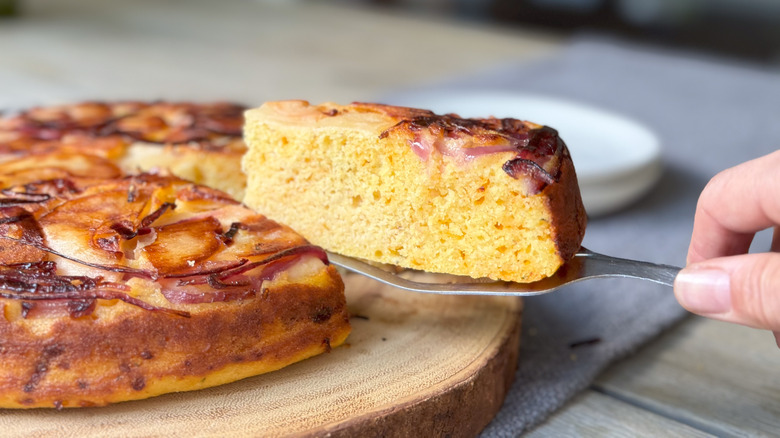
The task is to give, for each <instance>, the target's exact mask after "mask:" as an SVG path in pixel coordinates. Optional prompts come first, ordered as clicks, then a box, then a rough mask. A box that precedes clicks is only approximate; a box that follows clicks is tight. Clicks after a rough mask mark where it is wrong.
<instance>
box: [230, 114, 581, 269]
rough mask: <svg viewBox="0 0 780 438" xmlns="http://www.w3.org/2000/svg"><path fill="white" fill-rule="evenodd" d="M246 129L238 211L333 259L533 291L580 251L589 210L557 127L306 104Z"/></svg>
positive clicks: (251, 119)
mask: <svg viewBox="0 0 780 438" xmlns="http://www.w3.org/2000/svg"><path fill="white" fill-rule="evenodd" d="M245 118H246V125H245V128H244V138H245V141H246V143H247V145H248V147H249V150H248V152H247V153H246V155H245V156H244V158H243V161H242V166H243V170H244V173H246V175H247V192H246V197H245V198H244V203H245V204H246V205H248V206H250V207H252V208H255V209H257V210H259V211H263V213H264V214H267V215H268V216H269V217H271V218H272V219H274V220H278V221H280V222H283V223H285V224H288V225H289V226H291V227H292V228H294V229H295V230H296V231H298V232H300V233H301V234H302V235H303V236H304V237H306V238H307V239H308V240H309V241H311V242H312V243H313V244H316V245H319V246H321V247H323V248H325V249H327V250H330V251H334V252H337V253H340V254H343V255H347V256H352V257H359V258H363V259H368V260H371V261H376V262H381V263H389V264H394V265H398V266H402V267H406V268H413V269H421V270H425V271H433V272H444V273H450V274H458V275H468V276H471V277H489V278H493V279H500V280H508V281H516V282H531V281H535V280H539V279H542V278H544V277H547V276H549V275H552V274H553V273H554V272H555V271H556V270H557V269H558V268H559V267H560V266H561V264H562V263H563V262H565V261H566V260H567V259H569V258H570V257H572V256H573V254H574V253H575V252H576V251H577V250H578V249H579V247H580V243H581V241H582V238H583V236H584V232H585V225H586V215H585V210H584V208H583V205H582V200H581V198H580V193H579V188H578V185H577V177H576V174H575V170H574V165H573V164H572V160H571V157H570V155H569V151H568V149H567V148H566V146H565V144H564V143H563V141H562V140H561V139H560V137H559V136H558V134H557V132H556V131H555V130H554V129H552V128H549V127H546V126H542V125H537V124H534V123H531V122H525V121H520V120H515V119H496V118H487V119H463V118H460V117H458V116H457V115H454V114H448V115H436V114H434V113H433V112H430V111H426V110H420V109H412V108H403V107H394V106H386V105H379V104H366V103H355V104H352V105H346V106H341V105H337V104H333V103H325V104H322V105H310V104H309V103H308V102H306V101H300V100H295V101H279V102H269V103H266V104H264V105H263V106H261V107H259V108H256V109H251V110H249V111H247V112H246V114H245Z"/></svg>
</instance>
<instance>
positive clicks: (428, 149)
mask: <svg viewBox="0 0 780 438" xmlns="http://www.w3.org/2000/svg"><path fill="white" fill-rule="evenodd" d="M379 108H381V109H383V110H385V111H386V113H387V114H389V115H395V116H397V117H399V118H401V121H400V122H398V123H397V124H396V125H394V126H392V127H390V128H389V129H387V130H385V131H384V132H382V133H381V134H380V135H379V138H380V139H384V138H387V137H388V136H389V135H390V134H391V133H395V132H399V133H406V135H407V136H408V137H409V138H410V139H409V145H410V147H411V148H412V150H413V151H414V152H415V153H416V154H417V155H418V156H420V158H422V159H423V160H427V159H428V158H429V157H430V155H431V153H432V152H433V151H434V150H435V151H438V152H439V153H441V154H442V155H445V156H451V157H452V156H454V157H460V158H462V159H466V160H467V159H471V158H474V157H477V156H480V155H486V154H493V153H502V152H512V153H515V154H516V156H515V158H512V159H510V160H508V161H507V162H506V163H505V164H504V166H503V170H504V171H505V172H506V173H507V175H509V176H511V177H512V178H515V179H518V178H520V177H521V176H523V175H526V176H530V177H531V179H532V180H533V181H534V182H535V184H534V187H533V189H534V190H535V191H537V192H538V191H541V190H542V189H544V187H546V186H547V185H549V184H552V183H553V182H555V181H557V179H558V175H559V173H560V167H559V166H560V162H561V159H562V157H563V155H564V154H567V153H568V152H567V149H566V147H565V145H564V143H563V141H562V140H561V139H560V137H559V136H558V132H557V131H556V130H554V129H552V128H550V127H547V126H543V127H541V128H534V127H532V126H531V125H530V124H528V123H526V122H523V121H521V120H517V119H511V118H506V119H498V118H487V119H464V118H461V117H459V116H458V115H456V114H445V115H436V114H434V113H433V112H430V111H423V110H416V112H415V111H412V110H411V109H408V108H400V109H395V110H392V111H391V110H388V109H387V108H388V107H379ZM389 108H393V107H389Z"/></svg>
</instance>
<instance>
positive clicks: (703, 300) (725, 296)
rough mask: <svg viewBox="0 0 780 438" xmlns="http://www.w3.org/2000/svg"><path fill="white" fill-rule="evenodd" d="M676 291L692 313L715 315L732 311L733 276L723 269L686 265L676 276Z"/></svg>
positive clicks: (681, 303)
mask: <svg viewBox="0 0 780 438" xmlns="http://www.w3.org/2000/svg"><path fill="white" fill-rule="evenodd" d="M674 293H675V296H676V297H677V301H678V302H679V303H680V305H682V306H683V307H684V308H685V309H686V310H688V311H689V312H692V313H696V314H699V315H703V316H715V315H724V314H727V313H729V312H730V311H731V278H730V276H729V273H728V272H726V271H724V270H722V269H718V268H714V267H704V266H698V265H691V266H689V267H686V268H684V269H683V270H682V271H680V273H679V274H677V278H675V281H674Z"/></svg>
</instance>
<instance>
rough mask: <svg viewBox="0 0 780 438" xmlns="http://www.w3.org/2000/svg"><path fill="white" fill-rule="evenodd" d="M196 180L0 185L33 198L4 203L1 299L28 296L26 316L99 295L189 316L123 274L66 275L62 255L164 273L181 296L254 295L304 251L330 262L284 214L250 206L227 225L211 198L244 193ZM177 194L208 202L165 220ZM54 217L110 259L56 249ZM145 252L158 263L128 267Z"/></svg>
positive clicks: (86, 307)
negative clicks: (145, 295) (221, 191)
mask: <svg viewBox="0 0 780 438" xmlns="http://www.w3.org/2000/svg"><path fill="white" fill-rule="evenodd" d="M193 187H194V186H193V185H192V184H189V183H186V182H184V181H182V180H178V179H176V178H173V177H160V176H153V175H147V174H141V175H136V176H133V177H129V178H125V179H123V180H119V181H111V182H107V183H103V185H95V186H92V187H89V188H88V189H86V190H81V189H77V184H76V183H74V182H67V181H66V180H62V181H56V182H50V183H48V184H44V183H36V184H28V185H26V186H25V187H23V188H18V187H16V188H15V187H11V188H9V189H7V190H4V191H2V192H0V194H1V195H3V196H6V198H5V199H9V200H14V201H19V200H23V201H28V202H25V203H22V205H13V203H11V202H8V203H7V204H12V205H10V206H9V205H6V206H5V207H3V206H2V205H1V204H0V242H4V243H2V245H0V246H3V249H4V251H2V257H0V298H6V299H13V300H18V301H20V302H21V306H22V317H24V318H27V317H37V316H43V315H70V317H72V318H81V317H84V316H87V315H90V314H91V313H92V312H93V311H94V310H95V306H96V300H121V301H124V302H126V303H128V304H131V305H134V306H137V307H139V308H142V309H145V310H151V311H160V312H164V313H169V314H172V315H178V316H185V317H186V316H189V313H188V312H183V311H178V310H175V309H169V308H163V307H159V306H153V305H150V304H149V303H146V302H144V301H142V300H140V299H137V298H134V297H133V296H131V295H129V294H128V292H130V288H129V287H128V286H127V285H125V284H123V283H118V282H115V281H108V280H106V279H105V278H104V277H102V276H69V275H61V274H58V273H57V269H58V268H57V263H58V262H57V261H58V260H59V259H58V258H62V259H65V260H68V261H70V262H74V263H77V264H80V265H83V266H89V267H92V268H96V269H99V270H102V271H105V272H106V276H109V278H117V275H116V274H121V275H122V276H124V278H125V279H127V278H130V277H139V278H142V279H147V280H159V282H160V284H161V285H162V286H163V289H162V293H163V295H164V296H165V297H166V298H168V299H169V300H170V301H171V302H172V303H202V302H217V301H227V300H235V299H244V298H248V297H253V296H255V295H256V294H257V292H259V291H260V289H261V287H262V282H263V281H266V280H271V279H273V278H275V276H276V275H277V274H278V273H279V272H282V271H284V270H286V269H288V268H289V267H290V266H292V265H293V264H295V263H297V262H298V261H299V260H300V259H301V258H302V257H304V256H313V257H317V258H320V259H321V260H322V261H323V262H325V263H327V257H326V256H325V253H324V252H323V251H322V250H321V249H319V248H317V247H313V246H311V245H308V244H306V242H305V240H303V238H301V237H300V236H297V235H294V234H293V235H291V234H289V233H290V231H289V230H287V229H286V228H282V227H281V226H280V225H279V224H277V223H276V222H273V221H270V220H268V219H266V218H265V217H263V216H259V215H256V214H254V213H252V212H249V211H247V212H244V213H241V214H245V215H246V216H244V219H242V220H244V221H245V222H232V223H231V225H230V227H229V228H228V229H227V230H225V229H224V227H223V225H222V224H221V222H220V221H219V220H218V219H217V218H216V217H214V216H212V215H211V214H209V211H210V210H200V209H202V208H203V207H202V205H203V204H202V202H203V201H208V205H209V206H210V207H209V208H211V209H215V210H213V211H219V210H218V209H219V208H222V207H230V208H235V207H233V206H235V205H236V203H235V201H233V200H223V199H222V198H220V197H214V196H211V191H210V190H199V189H197V188H193ZM179 189H180V190H179ZM128 193H130V194H132V195H131V196H130V195H128ZM178 193H182V196H181V197H179V196H178ZM198 195H201V196H198ZM181 198H184V199H181ZM0 199H3V198H0ZM178 200H180V201H181V202H182V203H184V202H195V203H198V204H197V205H199V206H200V207H197V208H198V210H196V212H195V213H193V215H191V217H190V218H188V219H180V220H174V221H170V219H168V221H169V222H170V223H166V222H162V224H161V225H156V223H158V222H160V221H164V220H165V218H168V217H169V216H170V215H172V214H174V213H173V212H174V210H176V206H177V201H178ZM199 202H200V203H199ZM183 205H184V204H183ZM40 206H47V207H46V208H40ZM51 207H54V208H51ZM231 211H233V210H231ZM237 211H243V210H241V209H239V210H237ZM185 217H186V216H185ZM50 224H57V227H59V229H62V227H63V226H65V227H71V228H66V230H67V229H70V230H72V231H70V233H71V234H70V235H73V236H82V235H84V236H86V237H87V238H88V240H87V241H88V242H91V243H92V248H93V249H94V250H98V251H99V253H100V254H103V255H104V256H105V260H106V261H101V259H100V258H97V259H96V258H94V257H92V258H80V256H79V257H77V256H75V254H82V253H83V252H76V251H73V252H71V250H70V249H67V250H66V251H67V253H64V252H63V249H64V248H65V247H62V246H61V247H59V248H60V249H55V248H54V247H52V246H51V245H50V244H49V242H47V238H46V234H45V232H44V228H45V227H47V226H49V225H50ZM241 230H243V231H241ZM271 230H279V232H280V235H281V236H287V237H284V238H283V239H274V240H271V241H268V245H271V246H275V248H274V250H273V251H270V252H258V251H256V249H255V248H254V246H255V244H254V242H253V240H254V241H257V239H252V236H253V235H254V236H256V237H259V236H263V235H266V233H267V232H269V231H271ZM239 231H241V232H242V233H247V236H246V237H247V238H246V239H245V238H243V237H242V238H241V239H240V240H239V242H238V243H236V242H235V239H236V238H237V236H238V235H239V234H238V233H239ZM293 236H294V237H293ZM291 238H293V239H299V240H297V241H296V240H290V239H291ZM247 240H249V242H247ZM228 248H232V249H233V250H234V254H233V255H231V256H230V257H228V258H226V259H221V258H220V253H221V252H222V251H224V250H227V249H228ZM267 249H272V248H270V246H269V247H268V248H267ZM236 255H238V256H240V257H241V258H236V257H235V256H236ZM140 256H143V257H144V258H145V260H147V261H148V263H149V264H150V265H151V266H149V267H145V268H143V269H139V268H131V267H130V266H128V263H127V261H128V260H132V259H135V258H137V257H140ZM107 261H112V262H107Z"/></svg>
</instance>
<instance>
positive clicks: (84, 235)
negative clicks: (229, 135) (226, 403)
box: [0, 104, 350, 408]
mask: <svg viewBox="0 0 780 438" xmlns="http://www.w3.org/2000/svg"><path fill="white" fill-rule="evenodd" d="M139 107H140V108H147V109H148V108H149V107H147V106H144V105H143V104H138V105H135V104H133V105H130V108H131V109H133V110H137V108H139ZM73 108H74V107H68V110H67V111H65V112H66V113H67V114H69V115H70V116H72V118H74V119H75V120H76V121H75V122H74V121H67V123H66V122H65V121H64V120H66V119H65V118H63V117H62V116H61V113H62V112H63V111H64V110H63V109H62V108H59V109H57V110H56V111H46V110H44V109H42V110H41V113H38V114H37V115H36V117H37V119H36V120H38V121H39V122H40V123H39V124H37V125H36V126H37V128H41V123H49V122H45V121H46V120H49V119H51V120H56V121H57V123H55V125H57V124H60V125H62V126H64V128H62V129H61V130H60V131H57V133H55V134H56V135H55V134H46V135H48V136H50V137H52V138H48V139H47V138H40V137H42V136H44V135H43V134H40V133H35V131H34V130H33V131H31V132H32V133H31V132H28V131H25V129H22V127H23V126H24V124H23V123H21V124H20V122H19V121H18V119H17V120H16V121H13V120H12V119H9V118H6V119H2V120H3V122H2V123H5V125H3V124H2V123H0V146H2V147H5V149H3V150H2V153H0V363H2V366H0V407H2V408H34V407H54V408H66V407H80V406H100V405H105V404H108V403H115V402H121V401H126V400H136V399H143V398H147V397H151V396H155V395H159V394H164V393H169V392H176V391H188V390H194V389H199V388H205V387H209V386H214V385H219V384H222V383H227V382H231V381H235V380H238V379H241V378H245V377H248V376H253V375H257V374H261V373H265V372H269V371H273V370H276V369H279V368H281V367H283V366H286V365H288V364H290V363H293V362H297V361H299V360H302V359H305V358H307V357H310V356H313V355H316V354H319V353H321V352H325V351H329V350H330V348H332V347H336V346H338V345H340V344H342V343H343V342H344V340H345V338H346V337H347V335H348V333H349V330H350V328H349V321H348V314H347V309H346V303H345V298H344V293H343V290H344V285H343V283H342V281H341V278H340V277H339V275H338V273H337V272H336V270H335V269H334V268H333V267H331V266H329V265H328V264H327V258H326V256H325V255H324V252H322V250H321V249H319V248H317V247H313V246H311V245H310V244H309V243H308V242H307V241H306V240H305V239H304V238H303V237H301V236H300V235H299V234H297V233H295V232H294V231H292V230H291V229H290V228H288V227H286V226H284V225H280V224H279V223H277V222H274V221H272V220H269V219H268V218H266V217H264V216H262V215H259V214H257V213H255V212H254V211H252V210H250V209H248V208H246V207H244V206H243V205H241V204H239V203H238V202H237V201H235V200H234V199H233V198H232V197H231V196H230V195H228V194H227V193H224V192H221V191H219V190H215V189H212V188H209V187H206V186H201V185H198V184H194V183H192V182H189V181H185V180H182V179H179V178H177V177H173V176H166V175H158V174H136V175H129V176H124V175H125V172H126V169H124V168H123V166H122V160H123V159H124V157H126V156H127V153H128V149H132V148H133V147H134V146H132V145H129V144H128V140H127V137H126V136H125V134H123V133H119V134H116V133H107V132H106V131H105V130H104V131H102V132H101V133H96V132H95V131H94V129H95V126H105V122H99V123H98V119H99V118H97V117H91V116H90V117H86V116H84V114H92V113H91V112H90V111H93V110H94V111H97V112H98V113H99V114H103V115H105V113H106V112H105V111H104V110H105V109H106V107H105V106H104V105H103V104H99V105H97V106H93V105H92V104H90V105H87V107H86V108H87V109H89V110H90V111H87V110H86V109H83V108H81V107H80V106H75V108H81V109H79V110H74V109H73ZM95 108H97V110H96V109H95ZM110 108H112V110H113V111H115V112H116V111H118V110H117V109H116V108H117V107H115V106H111V107H110ZM122 108H124V107H122ZM98 110H100V111H98ZM74 111H75V114H76V115H78V117H77V116H73V114H71V113H73V112H74ZM150 111H151V110H150ZM159 111H160V107H159V106H158V107H155V108H154V111H152V113H155V112H159ZM41 114H43V115H41ZM50 114H54V115H55V116H51V115H50ZM122 114H125V113H122ZM148 115H149V114H146V116H148ZM146 116H144V117H146ZM67 120H69V119H67ZM100 120H105V117H104V118H103V119H100ZM36 123H37V122H36ZM9 125H13V126H10V127H9ZM60 125H57V126H60ZM136 125H137V124H136ZM3 129H5V131H3ZM41 129H42V128H41ZM171 132H172V131H171ZM3 135H5V137H3ZM144 135H145V134H144ZM176 135H180V134H176ZM12 136H15V137H14V139H10V140H9V138H10V137H12ZM220 138H221V137H220ZM154 139H156V140H159V141H167V140H165V139H164V138H162V137H159V136H156V137H154ZM212 140H214V139H203V140H202V141H203V142H206V143H208V142H210V141H212ZM3 141H5V143H3ZM206 143H203V144H190V143H181V144H173V143H157V144H153V145H150V146H149V147H153V148H156V150H159V151H163V153H167V152H165V151H166V150H172V151H173V152H171V153H174V154H178V155H177V156H179V157H181V156H182V155H183V154H184V155H186V157H187V158H186V160H195V159H198V157H200V158H203V156H202V155H198V154H199V153H200V152H201V151H208V152H209V153H211V152H214V151H216V153H218V154H220V155H224V154H222V152H224V151H220V150H219V148H217V147H216V146H215V143H208V144H206ZM216 144H219V143H216ZM225 144H227V143H225ZM2 147H0V149H2ZM176 149H178V150H176ZM212 149H213V150H212ZM209 157H211V158H214V155H209ZM232 173H234V174H235V173H239V172H236V168H235V164H233V169H232Z"/></svg>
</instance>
